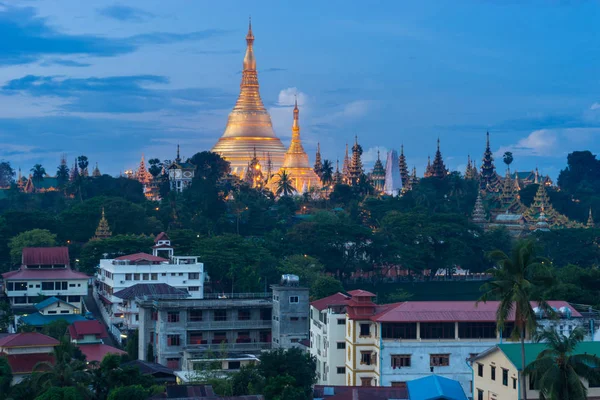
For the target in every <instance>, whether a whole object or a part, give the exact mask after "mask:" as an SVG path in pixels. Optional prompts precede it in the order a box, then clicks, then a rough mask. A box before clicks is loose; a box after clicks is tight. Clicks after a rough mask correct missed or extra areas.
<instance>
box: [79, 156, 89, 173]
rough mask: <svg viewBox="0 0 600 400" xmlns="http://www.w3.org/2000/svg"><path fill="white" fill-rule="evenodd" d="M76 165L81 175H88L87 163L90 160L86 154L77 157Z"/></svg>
mask: <svg viewBox="0 0 600 400" xmlns="http://www.w3.org/2000/svg"><path fill="white" fill-rule="evenodd" d="M77 165H78V166H79V174H80V175H81V176H88V165H90V162H89V161H88V158H87V157H86V156H79V157H77Z"/></svg>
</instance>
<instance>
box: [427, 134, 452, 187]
mask: <svg viewBox="0 0 600 400" xmlns="http://www.w3.org/2000/svg"><path fill="white" fill-rule="evenodd" d="M431 172H432V176H434V177H436V178H444V177H445V176H446V175H448V169H447V168H446V165H444V158H443V157H442V152H441V151H440V138H439V137H438V140H437V150H436V152H435V157H434V159H433V164H432V166H431Z"/></svg>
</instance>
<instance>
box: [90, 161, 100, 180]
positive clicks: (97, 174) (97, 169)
mask: <svg viewBox="0 0 600 400" xmlns="http://www.w3.org/2000/svg"><path fill="white" fill-rule="evenodd" d="M92 176H95V177H98V176H102V174H101V173H100V169H99V168H98V162H96V166H95V167H94V170H93V171H92Z"/></svg>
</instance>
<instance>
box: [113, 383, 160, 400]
mask: <svg viewBox="0 0 600 400" xmlns="http://www.w3.org/2000/svg"><path fill="white" fill-rule="evenodd" d="M149 394H150V392H149V390H148V389H145V388H144V387H143V386H142V385H131V386H121V387H118V388H115V389H113V390H111V391H110V395H109V396H108V400H146V399H147V398H148V395H149Z"/></svg>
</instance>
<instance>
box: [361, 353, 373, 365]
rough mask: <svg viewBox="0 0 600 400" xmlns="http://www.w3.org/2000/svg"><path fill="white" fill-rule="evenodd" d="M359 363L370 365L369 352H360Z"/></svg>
mask: <svg viewBox="0 0 600 400" xmlns="http://www.w3.org/2000/svg"><path fill="white" fill-rule="evenodd" d="M360 363H361V364H365V365H371V352H370V351H361V352H360Z"/></svg>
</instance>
